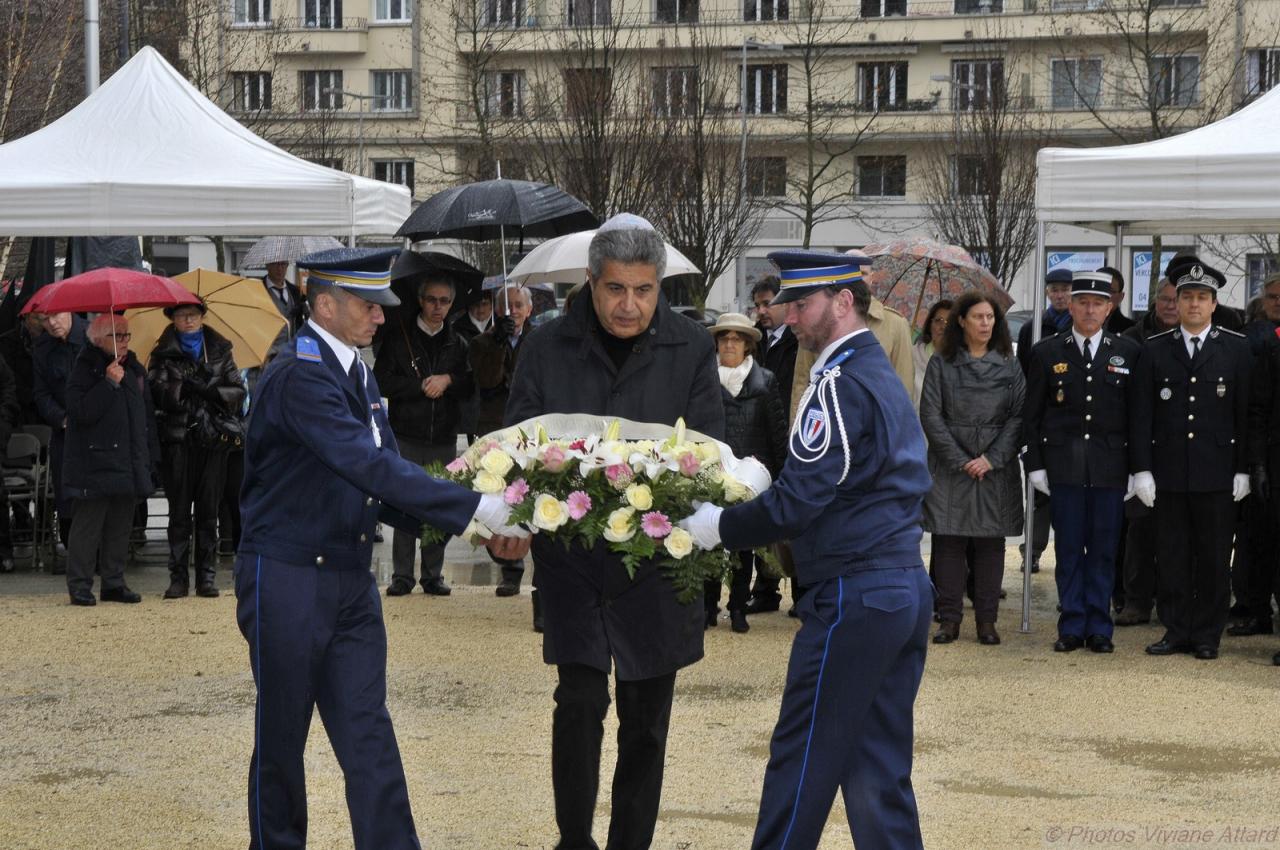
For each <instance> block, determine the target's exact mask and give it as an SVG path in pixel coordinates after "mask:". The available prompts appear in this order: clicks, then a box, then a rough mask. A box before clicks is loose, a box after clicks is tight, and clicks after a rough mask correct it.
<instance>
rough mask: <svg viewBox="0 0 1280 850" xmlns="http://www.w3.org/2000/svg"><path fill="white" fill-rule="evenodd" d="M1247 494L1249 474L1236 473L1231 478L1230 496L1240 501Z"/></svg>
mask: <svg viewBox="0 0 1280 850" xmlns="http://www.w3.org/2000/svg"><path fill="white" fill-rule="evenodd" d="M1247 495H1249V476H1247V475H1237V476H1235V477H1234V478H1232V479H1231V498H1232V499H1234V500H1235V501H1237V502H1238V501H1240V500H1241V499H1243V498H1244V497H1245V496H1247Z"/></svg>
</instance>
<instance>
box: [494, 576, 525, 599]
mask: <svg viewBox="0 0 1280 850" xmlns="http://www.w3.org/2000/svg"><path fill="white" fill-rule="evenodd" d="M519 593H520V585H519V584H517V583H516V582H514V581H505V580H504V581H503V582H502V583H501V584H499V585H498V586H497V587H496V588H495V589H494V591H493V595H494V596H518V595H519Z"/></svg>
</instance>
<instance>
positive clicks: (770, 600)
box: [746, 596, 782, 614]
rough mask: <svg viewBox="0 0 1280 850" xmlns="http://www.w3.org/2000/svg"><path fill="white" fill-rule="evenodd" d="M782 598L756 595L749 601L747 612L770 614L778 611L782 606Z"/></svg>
mask: <svg viewBox="0 0 1280 850" xmlns="http://www.w3.org/2000/svg"><path fill="white" fill-rule="evenodd" d="M781 602H782V600H780V599H778V598H777V597H767V596H765V597H755V598H753V599H752V600H751V601H750V602H748V603H747V608H746V612H747V613H748V614H768V613H770V612H772V611H777V610H778V608H779V607H781Z"/></svg>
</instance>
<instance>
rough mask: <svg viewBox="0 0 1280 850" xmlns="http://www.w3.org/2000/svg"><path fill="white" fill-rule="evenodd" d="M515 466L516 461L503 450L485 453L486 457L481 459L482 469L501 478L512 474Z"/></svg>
mask: <svg viewBox="0 0 1280 850" xmlns="http://www.w3.org/2000/svg"><path fill="white" fill-rule="evenodd" d="M514 464H515V461H513V460H512V459H511V456H510V455H509V454H507V453H506V452H504V451H503V450H502V449H489V451H487V452H485V453H484V457H482V458H480V468H481V469H484V470H486V471H488V472H492V473H493V474H494V475H497V476H498V477H500V478H501V477H504V476H505V475H506V474H507V473H508V472H510V471H511V467H512V466H513V465H514Z"/></svg>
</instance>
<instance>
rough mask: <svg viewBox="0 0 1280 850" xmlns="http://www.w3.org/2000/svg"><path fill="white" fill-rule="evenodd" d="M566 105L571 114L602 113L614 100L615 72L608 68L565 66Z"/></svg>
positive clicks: (606, 110) (607, 109)
mask: <svg viewBox="0 0 1280 850" xmlns="http://www.w3.org/2000/svg"><path fill="white" fill-rule="evenodd" d="M564 90H565V107H566V109H567V111H568V113H569V114H570V115H600V114H604V113H606V112H608V111H609V107H610V105H611V103H612V101H613V74H612V72H611V71H610V70H609V69H608V68H565V70H564Z"/></svg>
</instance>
